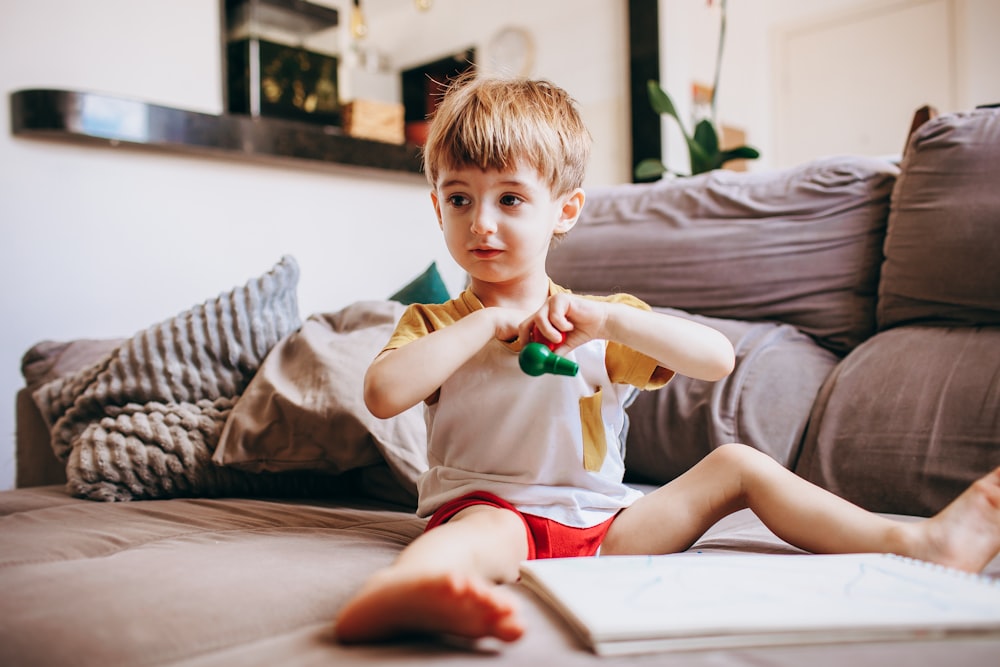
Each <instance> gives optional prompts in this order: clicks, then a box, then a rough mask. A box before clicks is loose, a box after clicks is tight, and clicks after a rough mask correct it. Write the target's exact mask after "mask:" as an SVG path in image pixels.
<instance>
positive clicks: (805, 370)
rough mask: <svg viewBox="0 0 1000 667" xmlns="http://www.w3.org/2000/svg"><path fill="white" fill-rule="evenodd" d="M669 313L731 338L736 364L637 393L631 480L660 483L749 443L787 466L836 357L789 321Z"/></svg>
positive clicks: (631, 415)
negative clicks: (715, 375)
mask: <svg viewBox="0 0 1000 667" xmlns="http://www.w3.org/2000/svg"><path fill="white" fill-rule="evenodd" d="M657 310H664V311H667V312H671V311H668V309H662V308H658V309H657ZM674 314H678V315H682V316H686V317H691V318H692V319H694V320H696V321H699V322H702V323H704V324H707V325H708V326H711V327H714V328H716V329H718V330H720V331H722V332H723V333H724V334H725V335H726V336H727V337H729V339H730V340H731V341H732V342H733V345H734V347H735V348H736V357H737V358H736V368H735V369H734V370H733V372H732V373H731V374H730V375H729V376H728V377H726V378H725V379H723V380H720V381H719V382H704V381H700V380H693V379H691V378H688V377H683V376H675V377H674V379H673V380H671V381H670V383H669V384H668V385H667V386H666V387H664V388H662V389H659V390H657V391H651V392H641V393H640V394H639V396H638V397H637V398H636V400H635V402H634V403H633V404H632V406H631V407H630V408H629V420H630V427H629V437H628V441H627V448H626V452H625V464H626V468H627V470H628V474H629V479H631V480H635V481H645V482H653V483H657V484H663V483H665V482H668V481H670V480H671V479H673V478H674V477H677V476H678V475H679V474H681V473H682V472H684V471H685V470H687V469H688V468H690V467H691V466H692V465H694V464H695V463H697V462H698V460H699V459H701V458H702V457H703V456H705V455H706V454H708V453H709V452H710V451H711V450H712V449H713V448H715V447H717V446H719V445H722V444H725V443H727V442H743V443H745V444H748V445H751V446H753V447H756V448H757V449H759V450H761V451H763V452H766V453H768V454H770V455H771V456H772V457H774V458H775V459H776V460H778V461H779V462H780V463H782V464H783V465H785V466H787V467H791V466H792V465H793V464H794V461H795V459H796V458H797V457H798V454H799V445H800V444H801V441H802V435H803V433H804V431H805V428H806V421H807V420H808V418H809V412H810V410H811V408H812V404H813V401H814V400H815V398H816V393H817V392H818V391H819V388H820V386H821V385H822V384H823V381H824V380H825V379H826V377H827V375H828V374H829V373H830V371H831V370H832V369H833V367H834V365H835V364H836V363H837V356H836V355H835V354H833V353H832V352H830V351H828V350H824V349H823V348H821V347H819V346H818V345H816V344H815V342H813V341H812V339H810V338H809V337H808V336H806V335H805V334H803V333H802V332H800V331H798V330H796V329H795V328H794V327H792V326H789V325H787V324H775V323H771V322H759V323H751V322H743V321H737V320H721V319H715V318H709V317H700V316H691V315H688V314H686V313H680V312H674Z"/></svg>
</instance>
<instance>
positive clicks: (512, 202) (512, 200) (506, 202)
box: [500, 195, 523, 206]
mask: <svg viewBox="0 0 1000 667" xmlns="http://www.w3.org/2000/svg"><path fill="white" fill-rule="evenodd" d="M522 201H523V200H522V199H521V198H520V197H518V196H517V195H503V196H502V197H500V205H501V206H517V205H519V204H520V203H521V202H522Z"/></svg>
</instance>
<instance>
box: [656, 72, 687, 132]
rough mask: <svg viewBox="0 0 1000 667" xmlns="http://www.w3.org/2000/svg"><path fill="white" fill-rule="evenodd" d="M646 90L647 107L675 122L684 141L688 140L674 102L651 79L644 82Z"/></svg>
mask: <svg viewBox="0 0 1000 667" xmlns="http://www.w3.org/2000/svg"><path fill="white" fill-rule="evenodd" d="M646 88H647V90H648V92H649V105H650V106H651V107H653V111H655V112H656V113H658V114H666V115H668V116H670V117H671V118H673V119H674V120H675V121H677V124H678V125H679V126H680V128H681V134H683V135H684V138H685V139H690V135H689V134H688V133H687V130H686V129H684V123H682V122H681V118H680V116H679V115H678V114H677V109H676V107H674V101H673V100H671V99H670V95H668V94H667V91H665V90H663V88H661V87H660V84H659V83H657V82H656V81H654V80H653V79H650V80H649V81H647V82H646Z"/></svg>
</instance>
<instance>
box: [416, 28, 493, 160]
mask: <svg viewBox="0 0 1000 667" xmlns="http://www.w3.org/2000/svg"><path fill="white" fill-rule="evenodd" d="M475 64H476V49H475V48H471V47H470V48H468V49H466V50H465V51H459V52H458V53H455V54H454V55H451V56H447V57H445V58H441V59H440V60H435V61H434V62H429V63H424V64H422V65H417V66H415V67H412V68H410V69H407V70H403V72H401V74H400V76H401V77H402V80H403V107H404V109H405V110H406V111H405V113H406V115H405V118H406V140H407V141H409V142H410V143H412V144H415V145H417V146H423V145H424V142H425V141H426V140H427V119H428V118H430V116H431V114H432V113H434V110H435V109H436V108H437V105H438V101H439V100H440V99H441V97H442V96H443V95H444V91H445V88H446V87H447V84H448V82H449V81H451V80H452V79H455V78H456V77H459V76H461V75H462V74H463V73H464V72H466V71H468V70H470V69H472V68H473V67H475Z"/></svg>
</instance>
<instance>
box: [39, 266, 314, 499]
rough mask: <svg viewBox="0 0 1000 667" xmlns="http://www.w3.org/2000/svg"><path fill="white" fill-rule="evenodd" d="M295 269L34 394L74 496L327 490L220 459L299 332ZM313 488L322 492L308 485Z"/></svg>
mask: <svg viewBox="0 0 1000 667" xmlns="http://www.w3.org/2000/svg"><path fill="white" fill-rule="evenodd" d="M298 278H299V268H298V265H297V264H296V262H295V260H294V259H293V258H292V257H284V258H282V259H281V261H279V262H278V263H277V264H276V265H275V266H274V267H273V268H272V269H271V270H270V271H268V272H267V273H265V274H263V275H262V276H260V277H258V278H255V279H253V280H250V281H249V282H247V283H246V284H245V285H243V286H241V287H237V288H234V289H233V290H231V291H229V292H226V293H223V294H220V295H219V296H218V297H216V298H214V299H210V300H208V301H205V302H204V303H202V304H200V305H197V306H195V307H193V308H191V309H189V310H187V311H185V312H182V313H180V314H178V315H177V316H175V317H173V318H171V319H168V320H165V321H163V322H161V323H159V324H156V325H154V326H151V327H149V328H147V329H145V330H143V331H140V332H138V333H136V334H135V335H134V336H132V337H131V338H130V339H128V340H126V341H125V342H123V343H122V344H121V345H120V346H118V347H116V348H114V349H113V350H112V351H111V352H109V353H108V354H107V355H105V356H104V357H103V358H102V359H101V360H100V361H98V362H97V363H95V364H93V365H92V366H89V367H87V368H84V369H82V370H80V371H78V372H76V373H73V374H70V375H68V376H64V377H61V378H59V379H56V380H53V381H51V382H48V383H46V384H44V385H42V386H41V387H39V388H38V389H37V390H36V391H35V392H34V394H33V398H34V400H35V403H36V404H37V405H38V407H39V410H40V411H41V413H42V415H43V417H44V418H45V420H46V421H47V423H48V424H49V426H50V428H51V432H52V447H53V450H54V451H55V453H56V456H57V457H59V458H60V460H63V461H65V462H66V463H67V469H66V474H67V478H68V482H67V484H68V487H69V490H70V492H71V493H73V494H74V495H78V496H82V497H85V498H91V499H95V500H133V499H144V498H169V497H174V496H195V495H205V496H219V495H240V494H245V493H272V492H273V493H282V492H285V491H288V490H290V489H294V490H295V491H296V492H300V493H301V492H306V491H307V489H309V488H310V487H311V486H315V484H321V483H322V480H321V479H316V480H313V479H312V477H309V478H308V479H307V477H308V476H304V475H300V476H297V478H296V479H290V478H287V477H284V476H283V477H280V478H279V477H277V476H268V475H248V474H246V473H244V472H242V471H237V470H233V469H228V468H222V467H218V466H216V465H215V464H213V463H212V461H211V458H212V453H213V451H214V449H215V446H216V444H217V442H218V439H219V434H220V433H221V431H222V427H223V426H224V424H225V421H226V418H227V417H228V415H229V412H230V410H231V409H232V406H233V404H234V403H235V401H236V399H237V398H238V397H239V396H240V394H241V393H242V392H243V390H244V388H245V387H246V385H247V383H248V382H249V381H250V379H251V377H252V376H253V374H254V373H255V372H256V370H257V368H259V367H260V364H261V363H262V362H263V360H264V357H265V356H266V355H267V354H268V352H269V351H270V350H271V348H272V347H273V346H274V345H275V344H276V343H277V342H278V341H279V340H281V339H282V338H283V337H285V336H287V335H288V334H290V333H292V332H293V331H295V330H296V329H298V328H299V327H300V326H301V320H300V318H299V313H298V300H297V296H296V288H297V285H298ZM313 481H315V484H313V483H312V482H313Z"/></svg>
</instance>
